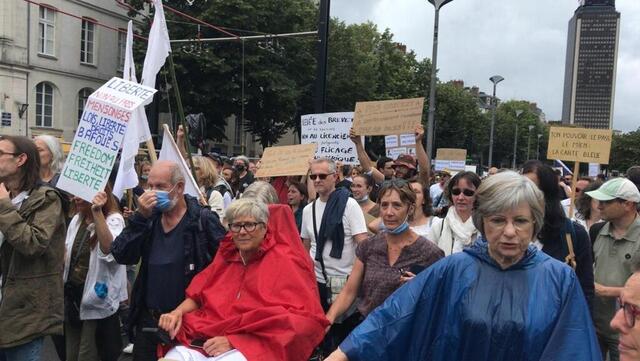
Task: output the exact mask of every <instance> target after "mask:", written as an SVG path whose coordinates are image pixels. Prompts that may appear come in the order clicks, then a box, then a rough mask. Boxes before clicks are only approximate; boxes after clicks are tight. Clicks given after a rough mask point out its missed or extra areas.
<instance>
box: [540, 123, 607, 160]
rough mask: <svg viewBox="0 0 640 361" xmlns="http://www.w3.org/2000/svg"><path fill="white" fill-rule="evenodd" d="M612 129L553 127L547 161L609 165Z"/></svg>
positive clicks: (550, 132)
mask: <svg viewBox="0 0 640 361" xmlns="http://www.w3.org/2000/svg"><path fill="white" fill-rule="evenodd" d="M611 138H612V132H611V129H585V128H567V127H551V128H550V129H549V146H548V148H547V159H561V160H567V161H574V162H581V163H598V164H609V154H610V152H611Z"/></svg>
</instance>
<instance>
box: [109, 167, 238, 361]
mask: <svg viewBox="0 0 640 361" xmlns="http://www.w3.org/2000/svg"><path fill="white" fill-rule="evenodd" d="M147 185H148V186H149V190H148V191H146V192H145V193H144V194H142V195H141V196H140V198H139V199H138V203H139V207H138V210H137V211H136V213H135V214H134V215H133V216H131V217H130V218H129V225H128V226H127V227H126V228H125V229H124V231H122V233H121V234H120V235H119V236H118V237H117V238H116V239H115V240H114V241H113V244H112V245H111V253H112V254H113V257H114V258H115V259H116V261H117V262H118V263H120V264H127V265H135V264H138V263H139V262H140V270H139V272H138V277H137V279H136V282H135V284H134V286H133V291H132V295H131V305H130V307H131V308H130V310H131V311H130V314H129V328H130V330H129V331H134V334H135V342H134V347H133V359H134V360H135V361H138V360H143V361H146V360H154V361H155V360H157V357H156V348H157V345H158V339H157V336H156V335H155V333H150V332H145V331H144V329H145V328H150V329H155V328H157V326H158V318H159V317H160V315H161V314H163V313H167V312H170V311H172V310H173V309H175V308H176V307H177V306H178V305H179V304H180V303H181V302H182V300H184V298H185V289H186V288H187V286H188V285H189V283H190V282H191V280H192V279H193V277H194V276H195V275H196V274H198V273H199V272H200V271H202V270H203V269H204V268H205V267H207V266H208V265H209V263H211V261H212V260H213V257H214V255H215V253H216V251H217V249H218V245H219V243H220V241H221V240H222V238H223V237H224V235H225V233H226V232H225V229H224V227H223V226H222V224H220V220H219V219H218V216H217V215H216V213H215V212H211V211H210V210H209V209H208V208H205V207H202V206H201V205H200V204H199V203H198V200H197V199H196V198H194V197H191V196H190V195H187V194H184V186H185V179H184V176H183V175H182V173H181V172H180V169H179V168H178V165H177V164H176V163H174V162H171V161H158V162H156V163H155V164H154V165H153V167H152V168H151V172H149V178H148V181H147ZM130 334H132V333H131V332H130Z"/></svg>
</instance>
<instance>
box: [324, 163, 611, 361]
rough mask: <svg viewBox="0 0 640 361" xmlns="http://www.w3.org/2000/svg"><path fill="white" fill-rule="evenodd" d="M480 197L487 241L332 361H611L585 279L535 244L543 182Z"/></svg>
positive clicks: (396, 298)
mask: <svg viewBox="0 0 640 361" xmlns="http://www.w3.org/2000/svg"><path fill="white" fill-rule="evenodd" d="M476 198H477V209H476V211H475V212H474V214H473V222H474V224H475V225H476V227H477V228H478V230H479V231H480V232H481V234H482V236H481V238H480V239H478V240H477V241H476V242H475V243H474V245H473V246H472V247H468V248H465V249H464V250H463V252H460V253H457V254H454V255H452V256H450V257H447V258H444V259H443V260H441V261H440V262H438V263H436V264H434V265H433V266H431V267H429V268H428V269H427V270H425V271H424V272H422V273H421V274H420V275H418V276H417V277H416V278H415V279H413V280H412V281H411V282H408V283H406V284H405V285H404V286H402V287H401V288H400V289H399V290H398V291H396V292H395V293H394V294H393V295H391V297H389V298H388V299H387V300H386V301H385V302H384V303H383V304H382V306H380V307H378V308H377V309H375V310H374V311H373V312H372V313H371V314H369V316H368V317H367V319H366V320H364V322H362V323H361V324H360V326H358V328H356V329H355V330H354V331H353V332H352V333H351V334H350V335H349V336H348V337H347V339H346V340H345V341H344V342H343V343H342V344H341V345H340V347H339V349H338V350H336V351H335V352H334V353H333V354H332V355H331V356H330V357H329V358H328V360H330V361H338V360H341V361H345V360H351V361H353V360H377V361H383V360H403V361H412V360H416V361H418V360H430V361H440V360H442V361H444V360H447V361H458V360H473V361H484V360H487V361H488V360H492V361H500V360H505V361H506V360H509V361H513V360H527V361H533V360H581V361H584V360H593V361H595V360H601V355H600V351H599V349H598V343H597V339H596V336H595V331H594V328H593V324H592V322H591V317H590V316H589V310H588V308H587V304H586V302H585V299H584V296H583V295H582V290H581V288H580V284H579V283H578V280H577V278H576V275H575V273H574V272H573V271H572V270H571V268H570V267H568V266H567V265H565V264H563V263H562V262H560V261H557V260H555V259H553V258H551V257H550V256H548V255H546V254H545V253H543V252H541V251H539V250H538V249H537V248H536V247H535V246H534V245H531V241H532V240H533V239H534V236H535V235H536V234H537V233H538V231H539V230H540V227H541V226H542V220H543V218H544V200H543V196H542V193H541V192H540V191H539V190H538V188H537V187H536V185H535V184H534V183H533V182H531V181H530V180H528V179H526V178H525V177H523V176H521V175H519V174H517V173H514V172H504V173H499V174H497V175H494V176H491V177H489V178H488V179H487V180H485V181H483V183H482V185H481V186H480V187H479V188H478V190H477V192H476Z"/></svg>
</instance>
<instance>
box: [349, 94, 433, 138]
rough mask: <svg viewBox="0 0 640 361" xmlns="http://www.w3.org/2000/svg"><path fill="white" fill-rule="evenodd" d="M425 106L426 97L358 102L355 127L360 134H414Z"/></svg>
mask: <svg viewBox="0 0 640 361" xmlns="http://www.w3.org/2000/svg"><path fill="white" fill-rule="evenodd" d="M423 108H424V98H413V99H400V100H382V101H373V102H358V103H356V110H355V112H354V118H353V129H354V131H355V133H356V134H358V135H390V134H404V133H411V134H413V132H414V131H415V129H416V127H417V126H418V125H420V124H421V122H422V110H423Z"/></svg>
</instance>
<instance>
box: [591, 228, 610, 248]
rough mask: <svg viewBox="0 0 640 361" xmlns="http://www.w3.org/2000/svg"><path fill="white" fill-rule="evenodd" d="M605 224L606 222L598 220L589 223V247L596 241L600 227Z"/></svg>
mask: <svg viewBox="0 0 640 361" xmlns="http://www.w3.org/2000/svg"><path fill="white" fill-rule="evenodd" d="M605 224H607V222H598V223H594V224H592V225H591V228H589V238H591V247H592V248H593V244H594V243H596V239H597V238H598V234H600V231H601V230H602V227H604V225H605Z"/></svg>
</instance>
